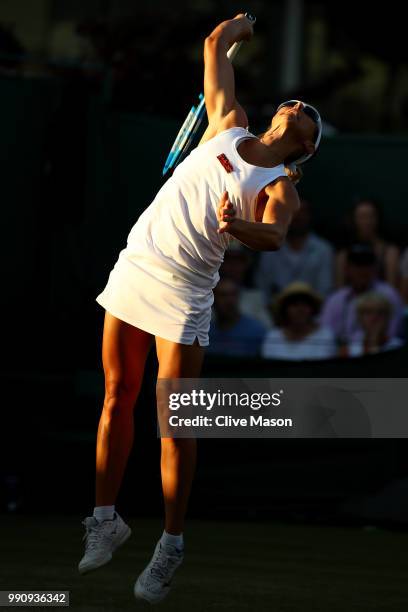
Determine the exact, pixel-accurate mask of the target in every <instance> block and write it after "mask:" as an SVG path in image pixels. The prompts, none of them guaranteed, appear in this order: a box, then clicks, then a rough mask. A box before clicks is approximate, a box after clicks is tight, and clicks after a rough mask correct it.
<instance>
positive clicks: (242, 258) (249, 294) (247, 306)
mask: <svg viewBox="0 0 408 612" xmlns="http://www.w3.org/2000/svg"><path fill="white" fill-rule="evenodd" d="M253 261H254V252H253V251H251V250H250V249H248V248H247V247H245V246H244V245H243V244H242V243H240V242H238V240H232V241H231V243H230V245H229V247H228V249H227V250H226V251H225V255H224V262H223V264H222V266H221V269H220V276H221V278H229V279H230V280H233V281H234V282H235V283H237V285H238V286H239V288H240V292H239V296H240V297H239V309H240V311H241V312H242V314H245V315H248V316H249V317H253V318H254V319H257V320H258V321H260V322H261V323H262V324H263V325H265V327H268V328H269V327H271V326H272V320H271V317H270V315H269V312H268V310H267V308H266V306H265V300H264V296H263V293H262V291H261V290H260V289H256V288H254V287H251V286H250V285H251V269H252V266H253Z"/></svg>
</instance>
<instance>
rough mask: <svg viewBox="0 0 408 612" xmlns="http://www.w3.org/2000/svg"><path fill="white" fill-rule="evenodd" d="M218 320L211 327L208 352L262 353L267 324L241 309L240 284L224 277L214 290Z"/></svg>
mask: <svg viewBox="0 0 408 612" xmlns="http://www.w3.org/2000/svg"><path fill="white" fill-rule="evenodd" d="M214 311H215V312H214V314H215V317H214V320H213V321H212V322H211V326H210V346H209V347H208V348H207V351H208V353H212V354H218V355H230V356H236V357H255V356H256V355H259V353H260V348H261V343H262V340H263V339H264V337H265V334H266V327H265V326H264V325H262V323H260V322H259V321H257V320H256V319H253V318H252V317H248V316H247V315H244V314H242V313H241V312H240V309H239V287H238V285H237V283H235V282H234V281H232V280H230V279H228V278H225V279H221V280H220V282H219V283H218V285H217V286H216V288H215V289H214Z"/></svg>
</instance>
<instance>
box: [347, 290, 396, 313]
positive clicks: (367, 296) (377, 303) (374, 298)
mask: <svg viewBox="0 0 408 612" xmlns="http://www.w3.org/2000/svg"><path fill="white" fill-rule="evenodd" d="M367 307H368V308H373V307H374V308H376V309H378V310H381V311H383V312H384V313H385V314H386V315H387V316H388V317H390V316H391V315H392V312H393V306H392V304H391V302H390V301H389V300H388V299H387V298H386V296H385V295H382V294H381V293H376V292H375V291H370V292H368V293H364V294H363V295H362V296H360V297H359V298H358V300H357V302H356V310H357V313H358V315H359V316H360V315H361V313H362V312H363V311H364V310H365V309H366V308H367Z"/></svg>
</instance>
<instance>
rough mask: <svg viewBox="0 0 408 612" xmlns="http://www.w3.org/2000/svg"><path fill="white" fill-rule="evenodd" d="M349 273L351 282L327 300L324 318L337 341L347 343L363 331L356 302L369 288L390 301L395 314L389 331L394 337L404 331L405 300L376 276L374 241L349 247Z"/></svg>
mask: <svg viewBox="0 0 408 612" xmlns="http://www.w3.org/2000/svg"><path fill="white" fill-rule="evenodd" d="M346 275H347V276H346V278H347V281H348V284H347V285H346V286H345V287H343V288H341V289H338V290H337V291H335V293H333V295H331V296H330V297H329V298H328V299H327V302H326V304H325V306H324V308H323V314H322V317H321V321H322V323H323V324H324V325H327V326H329V327H330V328H331V329H332V330H333V332H334V334H335V335H336V338H337V340H338V342H339V343H340V344H343V345H344V344H348V343H350V342H352V341H353V339H354V338H355V336H356V334H357V333H358V332H359V331H361V328H360V324H359V322H358V320H357V313H356V301H357V298H358V297H359V296H361V295H362V294H363V293H366V292H367V291H376V292H377V293H380V294H381V295H384V296H385V297H386V298H387V299H388V300H389V301H390V302H391V304H392V306H393V313H392V316H391V318H390V321H389V325H388V330H387V333H388V336H389V337H391V338H392V337H394V336H396V335H399V334H400V333H401V331H402V330H401V327H402V318H403V304H402V300H401V298H400V296H399V294H398V292H397V291H396V290H395V289H394V287H392V286H391V285H389V284H388V283H385V282H382V281H379V280H378V279H377V268H376V256H375V253H374V250H373V248H372V246H371V244H367V243H361V244H355V245H353V246H352V247H351V248H350V249H349V251H348V254H347V268H346Z"/></svg>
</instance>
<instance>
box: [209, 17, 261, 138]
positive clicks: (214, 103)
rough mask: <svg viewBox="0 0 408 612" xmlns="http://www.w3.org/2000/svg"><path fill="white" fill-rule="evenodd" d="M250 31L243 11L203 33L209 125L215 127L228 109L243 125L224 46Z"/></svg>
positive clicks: (239, 39) (238, 40) (250, 28)
mask: <svg viewBox="0 0 408 612" xmlns="http://www.w3.org/2000/svg"><path fill="white" fill-rule="evenodd" d="M252 34H253V27H252V23H251V21H250V20H249V19H248V18H247V17H246V16H245V15H244V14H243V13H241V14H239V15H237V16H236V17H235V18H234V19H229V20H228V21H223V22H222V23H220V24H219V25H218V26H217V27H216V28H215V30H213V32H212V33H211V34H210V35H209V36H207V38H206V39H205V43H204V97H205V104H206V110H207V116H208V123H209V126H210V127H213V128H214V127H215V128H216V127H217V126H218V125H219V124H220V122H221V121H222V120H223V119H224V118H225V117H226V116H227V115H228V114H229V113H230V112H231V111H235V112H236V113H237V114H238V115H239V117H238V121H239V123H236V125H238V124H242V125H243V127H246V125H247V118H246V115H245V113H244V111H243V109H242V108H241V107H240V106H239V105H238V104H237V102H236V99H235V81H234V69H233V67H232V64H231V61H230V60H229V59H228V57H227V52H228V49H229V48H230V47H231V46H232V45H233V44H234V43H235V42H240V41H242V40H249V39H250V38H251V36H252Z"/></svg>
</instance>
